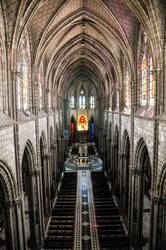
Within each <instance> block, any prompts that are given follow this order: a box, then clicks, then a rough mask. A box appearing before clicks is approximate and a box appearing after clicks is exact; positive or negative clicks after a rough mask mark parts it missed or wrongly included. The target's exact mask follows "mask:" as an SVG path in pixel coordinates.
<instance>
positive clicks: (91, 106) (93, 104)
mask: <svg viewBox="0 0 166 250" xmlns="http://www.w3.org/2000/svg"><path fill="white" fill-rule="evenodd" d="M94 107H95V98H94V96H93V95H91V97H90V108H91V109H94Z"/></svg>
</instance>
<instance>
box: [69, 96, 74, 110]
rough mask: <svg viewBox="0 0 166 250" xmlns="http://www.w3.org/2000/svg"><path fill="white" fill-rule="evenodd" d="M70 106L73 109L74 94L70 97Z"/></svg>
mask: <svg viewBox="0 0 166 250" xmlns="http://www.w3.org/2000/svg"><path fill="white" fill-rule="evenodd" d="M70 108H71V109H74V96H72V97H71V98H70Z"/></svg>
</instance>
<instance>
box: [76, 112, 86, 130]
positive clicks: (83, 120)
mask: <svg viewBox="0 0 166 250" xmlns="http://www.w3.org/2000/svg"><path fill="white" fill-rule="evenodd" d="M77 129H78V131H87V130H88V123H87V120H86V118H85V117H84V116H83V115H81V117H80V119H79V121H78V127H77Z"/></svg>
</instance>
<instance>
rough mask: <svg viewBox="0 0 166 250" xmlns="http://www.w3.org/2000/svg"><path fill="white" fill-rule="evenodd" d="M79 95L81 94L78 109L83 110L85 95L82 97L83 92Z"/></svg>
mask: <svg viewBox="0 0 166 250" xmlns="http://www.w3.org/2000/svg"><path fill="white" fill-rule="evenodd" d="M80 94H81V95H80V97H79V104H80V109H85V95H84V92H83V91H81V93H80Z"/></svg>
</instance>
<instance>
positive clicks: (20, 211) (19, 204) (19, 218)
mask: <svg viewBox="0 0 166 250" xmlns="http://www.w3.org/2000/svg"><path fill="white" fill-rule="evenodd" d="M14 210H15V216H16V229H15V230H16V231H17V240H18V246H17V249H18V250H24V249H25V250H26V249H27V239H26V232H25V226H26V225H25V218H24V196H23V197H22V198H18V199H16V200H14Z"/></svg>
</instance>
